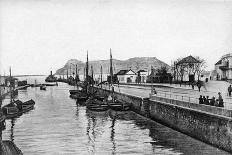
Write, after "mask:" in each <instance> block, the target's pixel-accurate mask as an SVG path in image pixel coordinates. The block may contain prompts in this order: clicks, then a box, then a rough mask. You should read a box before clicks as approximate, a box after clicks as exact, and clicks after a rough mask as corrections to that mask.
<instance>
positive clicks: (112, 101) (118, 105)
mask: <svg viewBox="0 0 232 155" xmlns="http://www.w3.org/2000/svg"><path fill="white" fill-rule="evenodd" d="M112 64H113V62H112V53H111V49H110V86H111V92H112V94H111V95H112V97H111V95H109V97H108V105H109V108H110V109H112V110H116V111H126V110H129V109H130V106H129V105H128V104H126V103H122V102H119V101H118V100H116V97H115V93H114V82H113V65H112Z"/></svg>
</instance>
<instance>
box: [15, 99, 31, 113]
mask: <svg viewBox="0 0 232 155" xmlns="http://www.w3.org/2000/svg"><path fill="white" fill-rule="evenodd" d="M15 103H16V105H17V107H18V109H19V111H20V112H23V113H24V112H27V111H30V110H31V109H33V108H34V105H35V101H34V100H32V99H31V100H28V101H26V102H22V101H20V100H17V101H15Z"/></svg>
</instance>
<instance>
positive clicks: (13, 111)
mask: <svg viewBox="0 0 232 155" xmlns="http://www.w3.org/2000/svg"><path fill="white" fill-rule="evenodd" d="M2 112H3V114H4V115H5V116H6V118H13V117H17V116H18V115H19V109H18V107H17V105H15V103H14V102H12V103H9V104H7V105H5V106H3V107H2Z"/></svg>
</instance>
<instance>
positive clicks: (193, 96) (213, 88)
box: [104, 81, 232, 109]
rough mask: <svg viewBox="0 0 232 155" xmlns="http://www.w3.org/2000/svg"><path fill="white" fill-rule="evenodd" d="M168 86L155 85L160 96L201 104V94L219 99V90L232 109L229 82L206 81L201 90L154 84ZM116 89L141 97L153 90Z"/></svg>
mask: <svg viewBox="0 0 232 155" xmlns="http://www.w3.org/2000/svg"><path fill="white" fill-rule="evenodd" d="M145 85H151V84H145ZM154 85H156V86H157V85H160V86H166V87H159V88H158V87H155V89H156V91H157V95H158V96H162V97H166V98H173V99H178V100H184V101H189V102H192V103H197V104H199V99H198V98H199V96H200V95H203V96H209V98H212V97H213V96H214V97H215V98H216V99H217V98H218V92H221V93H222V97H223V100H224V106H225V108H226V109H232V97H229V96H228V94H227V88H228V86H229V85H230V84H229V83H228V82H225V81H209V82H208V83H205V86H204V87H202V88H201V91H200V92H199V91H198V89H197V87H195V88H194V89H192V87H191V86H189V85H182V86H180V85H179V84H157V83H156V84H154ZM104 88H106V89H109V87H107V86H104ZM114 89H115V91H117V92H122V93H126V94H131V95H136V96H141V97H149V94H150V92H151V87H150V86H141V85H120V86H119V87H118V85H115V86H114Z"/></svg>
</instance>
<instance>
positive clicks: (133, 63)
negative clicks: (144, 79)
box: [55, 57, 170, 75]
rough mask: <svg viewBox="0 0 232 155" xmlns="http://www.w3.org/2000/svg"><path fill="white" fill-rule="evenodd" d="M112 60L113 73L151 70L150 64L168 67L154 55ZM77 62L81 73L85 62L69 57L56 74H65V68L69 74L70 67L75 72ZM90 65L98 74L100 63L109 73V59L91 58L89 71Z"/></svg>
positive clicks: (105, 71)
mask: <svg viewBox="0 0 232 155" xmlns="http://www.w3.org/2000/svg"><path fill="white" fill-rule="evenodd" d="M112 61H113V71H114V74H115V73H117V72H118V71H119V70H122V69H132V70H134V71H136V72H137V71H138V70H141V69H143V70H151V66H153V68H154V69H157V68H160V67H161V66H165V67H167V68H168V69H170V66H169V65H168V64H166V63H165V62H163V61H161V60H159V59H157V58H156V57H133V58H129V59H127V60H118V59H112ZM76 64H77V68H78V70H79V74H83V72H84V68H85V64H86V62H82V61H80V60H77V59H70V60H68V61H67V62H66V63H65V65H64V66H63V67H62V68H60V69H58V70H57V71H56V73H55V74H56V75H63V74H64V75H66V74H67V70H68V72H69V74H70V69H71V72H72V73H73V72H75V65H76ZM91 65H92V66H93V72H94V74H100V68H101V65H102V70H103V74H108V73H109V68H110V60H109V59H107V60H93V61H89V73H90V70H91Z"/></svg>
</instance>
